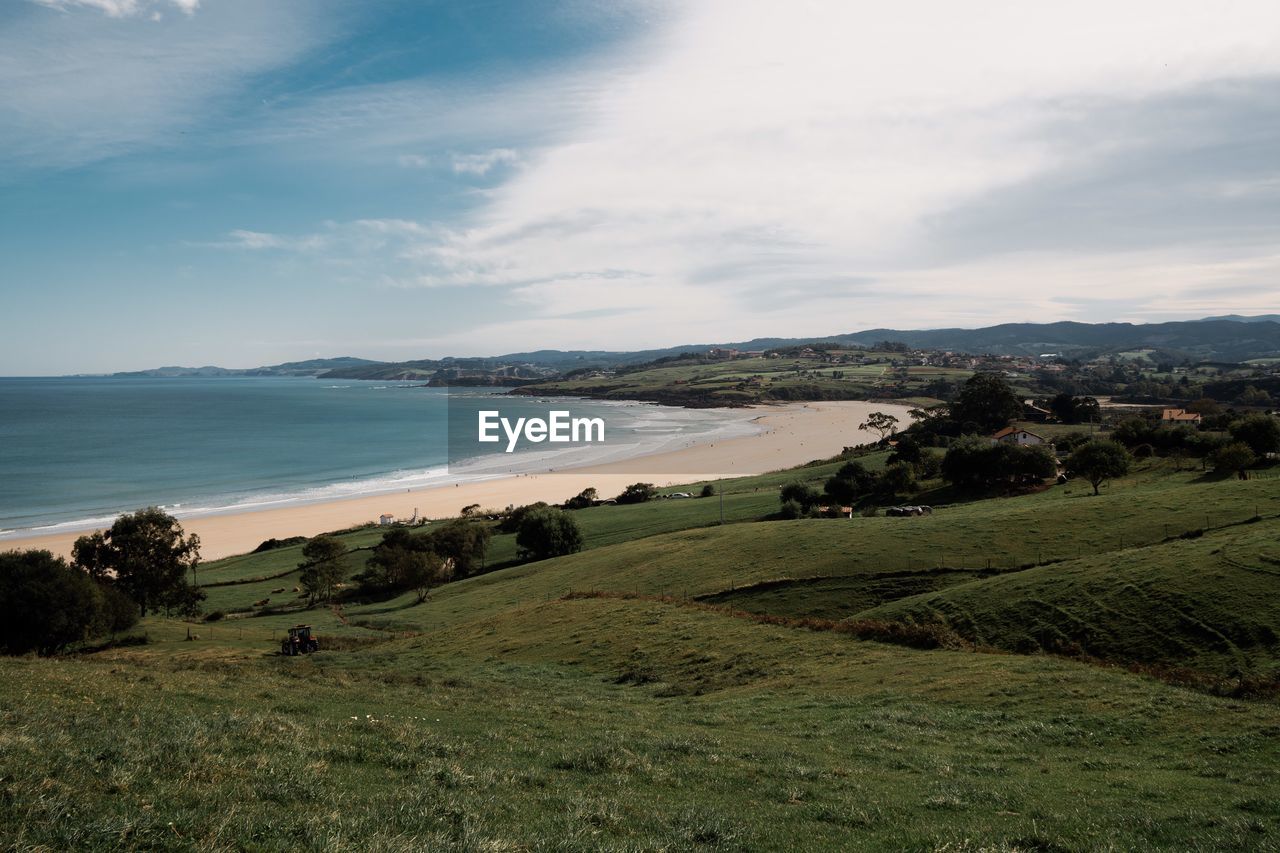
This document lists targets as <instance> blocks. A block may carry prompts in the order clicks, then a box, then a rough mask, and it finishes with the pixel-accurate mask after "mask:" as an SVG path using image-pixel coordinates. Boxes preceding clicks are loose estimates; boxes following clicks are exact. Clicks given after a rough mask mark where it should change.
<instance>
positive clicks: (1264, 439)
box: [1230, 415, 1280, 459]
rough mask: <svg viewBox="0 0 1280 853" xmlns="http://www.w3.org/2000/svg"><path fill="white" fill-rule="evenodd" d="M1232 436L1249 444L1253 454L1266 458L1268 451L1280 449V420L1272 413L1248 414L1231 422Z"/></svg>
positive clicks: (1273, 451) (1272, 451)
mask: <svg viewBox="0 0 1280 853" xmlns="http://www.w3.org/2000/svg"><path fill="white" fill-rule="evenodd" d="M1230 430H1231V437H1232V438H1234V439H1235V440H1236V441H1238V442H1240V443H1242V444H1244V445H1246V446H1248V448H1249V449H1250V450H1251V451H1253V454H1254V455H1255V456H1257V457H1259V458H1262V459H1265V458H1266V456H1267V454H1268V453H1275V452H1277V451H1280V420H1276V419H1275V418H1273V417H1271V416H1270V415H1246V416H1245V417H1243V418H1241V419H1240V420H1238V421H1235V422H1233V423H1232V424H1231V427H1230Z"/></svg>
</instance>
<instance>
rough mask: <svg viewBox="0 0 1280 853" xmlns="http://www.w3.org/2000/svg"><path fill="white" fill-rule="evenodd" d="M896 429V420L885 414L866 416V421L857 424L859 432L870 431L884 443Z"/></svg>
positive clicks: (874, 413)
mask: <svg viewBox="0 0 1280 853" xmlns="http://www.w3.org/2000/svg"><path fill="white" fill-rule="evenodd" d="M897 427H898V419H897V418H895V417H894V416H893V415H890V414H886V413H885V412H872V413H871V414H869V415H867V419H866V420H865V421H863V422H862V423H860V424H858V429H860V430H871V431H872V432H875V433H876V434H878V435H879V436H880V440H881V441H884V440H885V439H886V438H888V437H889V436H891V435H893V432H894V430H895V429H897Z"/></svg>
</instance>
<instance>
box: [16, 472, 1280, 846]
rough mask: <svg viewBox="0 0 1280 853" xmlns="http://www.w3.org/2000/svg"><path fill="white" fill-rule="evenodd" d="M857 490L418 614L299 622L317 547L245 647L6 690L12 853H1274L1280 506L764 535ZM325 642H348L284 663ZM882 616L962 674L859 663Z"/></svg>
mask: <svg viewBox="0 0 1280 853" xmlns="http://www.w3.org/2000/svg"><path fill="white" fill-rule="evenodd" d="M866 461H868V463H869V464H871V465H872V466H878V465H881V464H883V455H879V456H872V457H867V458H866ZM838 464H839V463H835V462H828V463H822V464H816V465H813V466H810V467H807V468H801V469H796V470H793V471H788V472H779V473H777V474H772V475H767V476H764V477H753V478H743V479H741V480H734V481H724V482H722V483H720V484H719V486H720V487H721V488H722V489H723V490H724V491H725V497H724V506H725V520H726V522H727V523H726V524H725V525H724V526H720V525H719V523H718V522H719V503H720V501H719V499H718V498H701V499H687V500H673V501H655V502H652V503H647V504H639V505H632V506H603V507H597V508H593V509H587V510H581V511H578V512H577V513H576V517H577V518H579V520H580V522H581V524H582V527H583V529H584V531H585V533H586V546H587V547H586V549H585V550H584V551H583V552H581V553H578V554H574V555H571V556H568V557H561V558H556V559H552V560H546V561H542V562H538V563H530V564H526V565H513V566H509V567H507V568H501V569H498V570H495V571H491V572H488V573H486V574H482V575H479V576H476V577H472V578H469V579H466V580H462V581H457V582H454V583H450V584H447V585H445V586H443V587H440V588H437V589H435V590H433V591H432V593H431V595H430V597H429V598H428V600H427V601H426V602H425V603H423V604H417V603H416V600H415V599H414V597H413V596H411V595H407V596H403V597H400V598H395V599H391V600H387V601H379V602H366V603H359V602H354V601H353V602H347V603H345V604H343V605H341V606H336V607H333V608H316V609H313V610H310V611H294V610H288V609H286V610H284V611H283V612H273V609H272V607H263V608H255V607H254V606H253V602H254V601H255V600H258V599H261V598H263V597H268V595H265V594H264V593H263V590H264V588H266V590H267V592H268V593H269V592H270V590H271V589H279V588H281V587H285V588H288V589H292V587H293V585H295V584H296V581H297V576H296V574H295V571H296V564H297V562H298V561H299V553H298V550H297V546H290V547H286V548H281V549H278V550H273V551H266V552H263V553H260V554H254V555H245V556H241V557H235V558H230V559H227V560H221V561H218V562H215V563H210V564H208V565H206V566H204V567H202V568H201V572H200V574H201V580H202V582H203V583H205V584H214V583H216V584H220V585H218V586H211V587H209V588H208V593H209V600H208V602H207V605H208V609H210V610H212V609H214V608H215V607H216V608H219V609H222V610H224V611H225V612H226V613H227V614H228V616H227V617H226V618H224V619H222V620H220V621H216V622H205V623H190V624H188V623H185V622H181V621H179V620H170V619H165V618H159V617H152V618H149V619H147V620H145V621H144V623H143V625H142V628H143V629H144V630H145V631H146V633H147V635H148V639H149V642H148V643H146V644H144V645H119V646H115V647H111V648H105V649H102V650H99V651H96V652H93V653H85V654H80V655H75V656H70V657H66V658H62V659H31V658H23V659H5V660H3V661H0V678H2V679H3V684H4V685H5V686H4V689H3V690H0V720H2V721H3V725H2V726H0V799H2V800H3V802H4V803H5V808H4V809H3V810H0V846H5V847H17V848H39V847H44V848H48V849H64V848H68V847H74V848H82V849H83V848H103V849H105V848H119V847H126V848H128V847H133V848H138V847H147V848H154V847H169V848H192V847H199V848H202V849H233V848H235V849H264V850H265V849H278V848H280V847H284V846H289V847H301V848H308V849H309V848H317V849H330V848H334V849H336V848H349V847H355V846H360V847H368V848H371V849H391V850H394V849H404V850H409V849H423V848H424V847H427V848H434V849H458V850H474V849H489V850H494V849H497V850H501V849H544V848H552V847H554V848H556V849H584V850H585V849H600V848H605V849H780V848H789V849H812V850H820V849H832V848H839V847H846V848H848V847H861V848H870V849H942V848H948V849H975V850H976V849H1007V850H1013V849H1082V848H1085V849H1098V848H1115V849H1133V848H1171V849H1187V848H1201V849H1237V850H1253V849H1262V848H1267V847H1271V846H1276V845H1280V805H1277V804H1278V803H1280V770H1277V768H1278V767H1280V746H1278V744H1280V741H1278V740H1277V739H1276V737H1275V733H1276V732H1277V731H1280V705H1277V703H1276V701H1275V699H1274V698H1267V697H1266V696H1265V695H1261V694H1258V695H1255V694H1252V693H1249V694H1247V695H1248V696H1249V697H1252V698H1233V697H1232V696H1225V695H1215V694H1218V693H1231V692H1239V691H1235V690H1233V689H1232V686H1233V685H1235V686H1236V687H1240V686H1242V685H1244V683H1245V681H1246V680H1247V679H1251V680H1250V681H1249V683H1250V684H1263V683H1266V682H1267V680H1268V679H1272V680H1274V678H1275V676H1276V674H1277V671H1278V669H1280V659H1278V658H1277V651H1278V649H1277V640H1276V638H1277V632H1280V609H1277V608H1276V607H1274V606H1273V605H1272V603H1271V602H1273V601H1274V600H1275V598H1276V596H1275V592H1276V587H1277V585H1280V568H1278V567H1277V565H1278V564H1277V561H1278V560H1280V551H1277V549H1276V547H1275V545H1274V544H1273V543H1274V542H1276V541H1280V521H1278V520H1277V518H1278V517H1280V487H1278V486H1277V481H1275V480H1267V479H1257V480H1249V481H1239V480H1235V479H1210V478H1206V477H1205V476H1204V475H1203V474H1201V473H1200V472H1193V471H1177V470H1174V469H1173V468H1170V467H1168V466H1167V465H1166V464H1164V463H1161V462H1147V463H1144V464H1143V465H1142V466H1140V467H1139V468H1138V469H1136V470H1135V471H1134V472H1133V473H1132V474H1131V475H1130V476H1128V477H1126V478H1124V479H1122V480H1118V481H1115V482H1114V483H1112V484H1110V485H1109V486H1107V487H1105V488H1104V489H1103V494H1102V495H1100V496H1098V497H1093V496H1092V495H1090V494H1088V492H1089V491H1090V490H1089V489H1087V488H1084V487H1079V486H1075V485H1068V486H1066V487H1052V488H1048V489H1045V490H1043V491H1040V492H1037V493H1034V494H1028V495H1022V496H1018V497H1008V498H991V499H987V500H979V501H972V502H967V503H953V504H949V505H939V506H938V507H936V509H935V513H934V514H933V515H932V516H927V517H922V518H888V517H884V516H883V515H880V516H877V517H871V518H863V517H855V518H854V519H820V520H819V519H810V520H798V521H777V520H768V519H769V517H770V516H771V515H772V514H773V513H774V512H775V511H776V508H777V503H778V502H777V495H776V491H777V488H778V487H779V486H780V485H782V484H784V483H788V482H794V481H805V480H808V481H811V482H815V483H817V482H820V481H821V480H822V479H824V478H825V477H826V476H829V475H830V473H831V472H832V471H833V470H834V468H835V467H836V466H837V465H838ZM380 534H381V531H378V530H376V529H361V530H356V531H352V532H349V533H346V534H343V538H344V539H345V540H346V541H347V543H348V545H349V546H350V547H352V548H357V549H358V548H364V549H368V548H370V547H371V546H372V545H373V544H375V543H376V541H377V540H378V538H379V536H380ZM1184 537H1185V538H1184ZM367 554H368V551H367V550H365V551H356V555H357V559H359V558H360V556H362V555H363V556H367ZM504 555H510V556H504ZM512 558H514V543H513V542H511V541H510V537H509V536H497V537H495V539H494V541H493V545H492V548H491V551H490V558H489V559H490V560H491V561H492V563H494V564H498V563H500V562H502V561H508V560H510V559H512ZM357 567H358V566H355V565H353V566H352V570H353V571H354V570H355V569H356V568H357ZM237 581H246V582H244V583H237ZM286 598H290V599H291V598H292V596H286ZM272 603H273V604H276V603H277V602H275V601H273V602H272ZM289 604H292V602H289ZM805 619H808V620H810V621H809V622H804V621H801V620H805ZM300 620H306V621H307V622H309V623H310V624H312V625H313V626H314V627H315V629H316V631H317V632H318V634H319V635H320V637H321V638H322V651H321V652H319V653H317V654H314V655H310V656H307V657H305V658H283V657H280V656H278V655H276V654H275V653H274V651H275V648H276V647H277V646H278V639H279V637H280V635H281V633H282V631H283V629H284V628H286V627H287V626H289V625H292V624H295V623H297V622H298V621H300ZM841 620H844V621H841ZM893 624H897V625H905V626H910V625H915V626H933V628H934V629H936V630H934V632H933V633H932V634H929V636H931V637H934V638H940V642H939V643H938V644H937V645H940V646H942V647H939V648H915V647H911V646H909V645H903V644H901V643H899V642H895V643H889V642H878V641H874V640H868V639H858V638H857V637H859V636H866V634H865V632H863V633H859V631H862V630H863V628H865V626H868V625H878V626H884V625H893ZM846 628H848V630H846ZM880 630H883V628H881V629H880ZM908 634H910V632H908ZM908 634H904V635H903V636H907V635H908ZM885 636H886V637H889V634H885ZM911 636H915V635H911ZM188 637H190V639H188ZM1072 644H1074V645H1072ZM1049 652H1054V653H1053V654H1051V653H1049ZM1066 654H1071V655H1076V656H1079V657H1080V659H1079V660H1076V659H1071V658H1070V657H1068V656H1065V655H1066ZM1085 658H1088V659H1089V660H1092V661H1093V662H1088V660H1086V659H1085ZM1108 661H1109V662H1110V663H1111V664H1112V665H1100V664H1102V663H1106V662H1108ZM1132 664H1144V665H1149V666H1151V667H1156V668H1152V669H1149V670H1147V671H1149V672H1155V673H1156V674H1159V673H1158V671H1157V669H1158V667H1171V668H1172V667H1178V668H1183V669H1188V670H1192V671H1194V672H1195V673H1198V674H1200V675H1202V676H1203V681H1202V682H1201V683H1199V684H1198V687H1199V689H1191V688H1190V687H1188V686H1184V685H1185V684H1191V683H1193V681H1191V680H1184V681H1182V682H1179V683H1178V684H1172V683H1167V682H1166V681H1162V680H1158V679H1157V678H1155V677H1151V676H1150V675H1146V674H1139V673H1135V672H1131V671H1129V670H1128V668H1127V667H1128V666H1130V665H1132ZM1245 696H1246V694H1245V693H1241V697H1245ZM174 778H180V779H183V780H185V781H184V783H183V784H182V785H178V786H174V785H172V784H171V783H170V780H172V779H174Z"/></svg>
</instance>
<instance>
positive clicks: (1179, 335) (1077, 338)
mask: <svg viewBox="0 0 1280 853" xmlns="http://www.w3.org/2000/svg"><path fill="white" fill-rule="evenodd" d="M881 341H897V342H901V343H904V344H906V345H907V346H910V347H916V348H919V349H933V350H950V351H952V352H963V353H973V354H975V355H983V354H989V355H1042V354H1044V353H1058V354H1061V355H1063V356H1065V357H1070V358H1093V357H1095V356H1099V355H1106V354H1108V353H1118V352H1126V351H1128V350H1136V349H1146V350H1155V351H1156V352H1157V353H1158V355H1159V356H1160V357H1161V358H1165V359H1168V360H1170V361H1183V360H1192V361H1247V360H1249V359H1254V358H1267V357H1277V356H1280V315H1277V314H1267V315H1262V316H1256V317H1243V316H1240V315H1236V314H1232V315H1227V316H1223V317H1207V318H1205V319H1203V320H1185V321H1180V322H1172V323H1145V324H1134V323H1074V322H1060V323H1004V324H1001V325H999V326H987V327H985V328H981V329H959V328H955V329H868V330H866V331H861V332H849V333H847V334H841V335H829V336H826V337H817V338H812V337H811V338H754V339H752V340H749V341H737V342H732V343H705V344H686V345H684V346H676V347H664V348H661V349H647V350H635V351H613V350H535V351H531V352H515V353H507V354H506V355H496V356H489V357H476V358H453V357H448V358H439V359H416V360H412V361H398V362H384V361H371V360H369V359H364V358H353V357H350V356H347V357H344V358H316V359H310V360H308V361H295V362H288V363H286V364H276V365H271V366H268V367H254V368H248V369H242V370H232V369H227V368H223V367H212V366H209V367H159V368H155V369H154V370H140V371H135V372H131V373H117V374H114V375H115V376H155V377H175V376H322V377H324V378H327V379H376V380H396V379H400V380H420V381H423V382H429V383H432V384H437V385H500V384H512V385H515V384H520V383H522V382H529V381H534V380H537V379H544V378H547V377H549V376H552V375H555V374H560V373H567V372H568V371H571V370H575V369H577V368H583V367H599V368H614V367H624V366H628V365H634V364H643V363H645V362H649V361H654V360H655V359H659V358H665V357H667V356H672V355H678V354H680V353H704V352H706V351H708V350H711V349H737V350H748V351H750V350H769V349H786V348H789V347H794V346H797V345H800V344H816V343H825V344H837V345H843V346H855V347H870V346H872V345H874V344H877V343H880V342H881Z"/></svg>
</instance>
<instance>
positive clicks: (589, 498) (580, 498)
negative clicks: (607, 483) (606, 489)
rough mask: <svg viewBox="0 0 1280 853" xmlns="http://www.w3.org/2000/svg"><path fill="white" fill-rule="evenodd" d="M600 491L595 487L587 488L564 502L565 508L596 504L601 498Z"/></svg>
mask: <svg viewBox="0 0 1280 853" xmlns="http://www.w3.org/2000/svg"><path fill="white" fill-rule="evenodd" d="M599 497H600V493H599V492H597V491H596V490H595V489H594V488H590V487H588V488H585V489H583V490H582V491H580V492H578V494H577V495H576V496H574V497H571V498H569V500H567V501H565V502H564V508H565V509H586V508H587V507H589V506H595V504H596V501H597V500H598V499H599Z"/></svg>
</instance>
